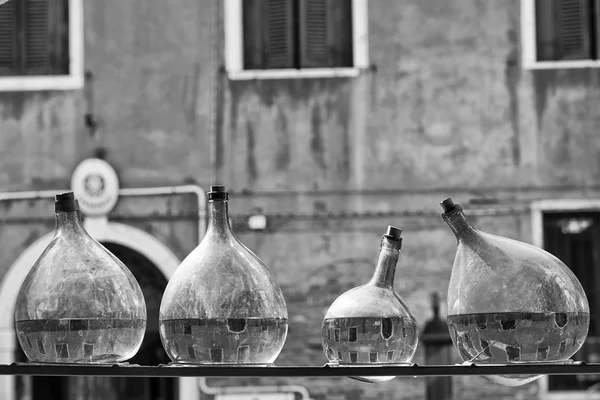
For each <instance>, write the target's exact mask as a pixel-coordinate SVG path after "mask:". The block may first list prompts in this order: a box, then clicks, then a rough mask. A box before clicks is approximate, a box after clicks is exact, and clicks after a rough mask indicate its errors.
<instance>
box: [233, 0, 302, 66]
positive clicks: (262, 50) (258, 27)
mask: <svg viewBox="0 0 600 400" xmlns="http://www.w3.org/2000/svg"><path fill="white" fill-rule="evenodd" d="M242 4H243V7H244V8H243V34H244V69H271V68H294V67H295V48H296V46H295V39H294V37H295V36H294V15H295V13H294V0H243V3H242Z"/></svg>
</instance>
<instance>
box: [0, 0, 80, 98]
mask: <svg viewBox="0 0 600 400" xmlns="http://www.w3.org/2000/svg"><path fill="white" fill-rule="evenodd" d="M81 19H82V18H81V0H9V1H8V2H6V3H4V4H2V5H0V90H5V91H16V90H60V89H76V88H79V87H81V86H83V85H82V84H83V77H82V76H83V74H82V51H81V44H82V36H83V33H82V29H81Z"/></svg>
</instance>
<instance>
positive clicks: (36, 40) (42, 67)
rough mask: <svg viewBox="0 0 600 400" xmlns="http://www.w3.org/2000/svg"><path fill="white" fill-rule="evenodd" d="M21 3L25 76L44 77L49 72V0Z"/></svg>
mask: <svg viewBox="0 0 600 400" xmlns="http://www.w3.org/2000/svg"><path fill="white" fill-rule="evenodd" d="M21 1H22V2H23V3H24V5H25V35H24V39H25V43H24V48H25V50H24V56H25V57H24V63H25V65H24V68H25V73H26V74H27V75H44V74H47V73H49V72H50V71H49V69H50V51H49V46H50V38H49V31H50V30H49V27H48V1H49V0H21ZM54 1H56V0H54Z"/></svg>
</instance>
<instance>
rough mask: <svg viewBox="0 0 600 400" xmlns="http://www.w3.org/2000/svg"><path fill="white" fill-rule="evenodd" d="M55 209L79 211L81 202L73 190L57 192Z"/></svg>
mask: <svg viewBox="0 0 600 400" xmlns="http://www.w3.org/2000/svg"><path fill="white" fill-rule="evenodd" d="M54 211H62V212H69V211H79V202H78V201H77V199H76V198H75V194H74V193H73V192H67V193H61V194H57V195H56V197H55V200H54Z"/></svg>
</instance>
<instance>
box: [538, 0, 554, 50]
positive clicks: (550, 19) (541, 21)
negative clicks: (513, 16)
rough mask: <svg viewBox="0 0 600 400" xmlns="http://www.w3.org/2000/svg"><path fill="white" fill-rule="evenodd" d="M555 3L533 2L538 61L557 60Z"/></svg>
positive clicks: (544, 0)
mask: <svg viewBox="0 0 600 400" xmlns="http://www.w3.org/2000/svg"><path fill="white" fill-rule="evenodd" d="M557 1H558V0H536V2H535V39H536V53H537V60H538V61H553V60H556V59H557V51H558V45H557V44H558V29H557V28H558V24H557V23H556V22H557V6H556V2H557Z"/></svg>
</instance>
